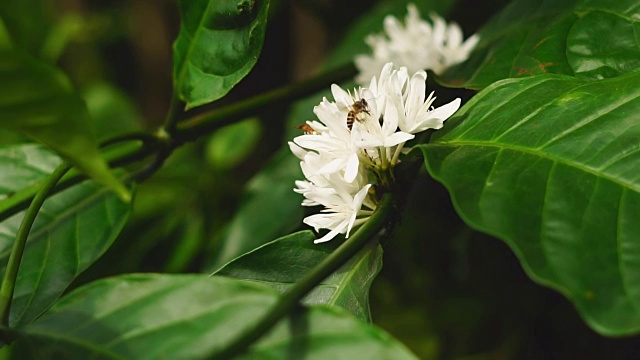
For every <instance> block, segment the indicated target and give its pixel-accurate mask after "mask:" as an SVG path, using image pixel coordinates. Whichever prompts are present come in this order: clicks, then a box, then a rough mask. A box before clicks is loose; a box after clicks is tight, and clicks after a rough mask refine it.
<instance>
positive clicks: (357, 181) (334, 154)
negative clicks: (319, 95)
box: [289, 63, 460, 243]
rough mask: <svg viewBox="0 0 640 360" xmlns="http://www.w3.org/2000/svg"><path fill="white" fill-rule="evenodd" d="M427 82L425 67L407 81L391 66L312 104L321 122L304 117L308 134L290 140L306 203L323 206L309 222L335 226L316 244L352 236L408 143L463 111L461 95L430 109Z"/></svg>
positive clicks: (335, 89)
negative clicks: (364, 83) (363, 84)
mask: <svg viewBox="0 0 640 360" xmlns="http://www.w3.org/2000/svg"><path fill="white" fill-rule="evenodd" d="M426 80H427V74H426V72H424V71H418V72H416V73H415V74H414V75H413V76H412V77H411V78H409V73H408V71H407V68H405V67H402V68H400V69H399V70H394V68H393V64H392V63H387V64H386V65H384V67H383V69H382V71H381V73H380V75H379V77H377V78H376V77H375V76H374V77H373V78H372V79H371V80H370V83H369V86H368V87H366V88H362V87H360V88H358V89H354V91H353V93H351V92H347V91H345V90H343V89H342V88H340V87H339V86H338V85H335V84H334V85H332V87H331V92H332V93H333V98H334V100H335V101H333V102H332V101H329V100H327V99H326V98H324V99H323V100H322V102H321V103H320V104H319V105H318V106H316V107H314V109H313V112H314V113H315V114H316V116H317V117H318V119H319V120H320V121H307V122H306V124H305V125H302V126H300V128H301V129H302V130H304V131H305V134H304V135H301V136H298V137H296V138H295V139H293V142H289V146H290V148H291V151H292V152H293V153H294V154H295V155H296V156H297V157H298V158H299V159H300V160H301V162H300V166H301V168H302V172H303V173H304V175H305V177H306V178H307V180H302V181H296V186H297V188H296V189H295V191H296V192H298V193H300V194H302V195H304V197H305V200H304V201H303V202H302V205H305V206H318V205H321V206H324V208H325V209H324V210H322V212H321V213H320V214H316V215H311V216H309V217H307V218H305V219H304V222H305V223H306V224H308V225H310V226H312V227H314V228H315V229H316V231H318V230H319V229H329V230H330V231H329V233H327V234H326V235H325V236H323V237H322V238H320V239H318V240H316V241H315V242H316V243H320V242H325V241H329V240H331V239H332V238H334V237H335V236H336V235H338V234H346V237H348V236H349V233H350V231H351V230H352V229H353V227H355V226H358V225H360V224H362V223H364V222H365V221H366V220H367V219H368V218H369V217H370V216H371V214H372V213H373V211H374V210H375V209H376V204H377V201H378V197H379V195H380V194H379V192H380V191H379V190H381V189H385V188H386V187H387V186H388V185H390V183H391V182H392V179H393V174H392V169H393V167H394V165H395V164H396V163H397V162H398V158H399V156H400V153H401V152H402V149H403V146H404V144H405V142H406V141H408V140H410V139H413V137H414V134H416V133H418V132H421V131H424V130H427V129H439V128H441V127H442V125H443V123H444V121H445V120H446V119H447V118H449V117H450V116H451V115H452V114H453V113H454V112H455V111H456V110H458V108H459V107H460V99H456V100H454V101H452V102H450V103H448V104H446V105H444V106H441V107H439V108H433V107H432V106H431V104H432V103H433V101H434V100H435V97H433V92H431V94H430V95H429V96H428V97H427V98H426V99H425V94H426ZM376 190H378V193H376Z"/></svg>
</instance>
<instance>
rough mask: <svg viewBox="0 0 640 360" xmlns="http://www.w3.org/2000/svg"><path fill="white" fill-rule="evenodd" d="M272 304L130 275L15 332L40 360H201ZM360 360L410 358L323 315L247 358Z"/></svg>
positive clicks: (386, 340) (72, 297)
mask: <svg viewBox="0 0 640 360" xmlns="http://www.w3.org/2000/svg"><path fill="white" fill-rule="evenodd" d="M277 299H278V296H277V294H276V293H275V292H274V291H273V290H272V289H269V288H268V287H265V286H259V285H256V284H249V283H247V282H243V281H237V280H235V279H228V278H223V277H212V278H210V277H207V276H205V275H160V274H129V275H125V276H120V277H116V278H110V279H105V280H100V281H96V282H94V283H91V284H89V285H86V286H84V287H82V288H79V289H77V290H76V291H74V292H73V293H71V294H69V295H68V296H67V297H65V298H64V299H63V300H61V301H60V302H59V303H58V304H56V306H55V307H54V308H52V309H51V310H50V311H49V312H48V313H47V314H46V315H45V316H43V317H42V318H41V319H39V320H38V321H37V322H36V323H33V324H31V325H29V326H26V327H24V328H22V329H21V333H22V334H23V335H22V337H23V340H22V344H21V345H22V347H23V348H27V349H26V350H27V351H29V350H30V351H32V354H31V355H36V354H37V355H39V356H41V358H54V356H58V358H60V357H63V358H74V359H80V358H94V359H120V358H127V359H157V358H171V359H194V358H205V357H206V356H207V355H210V354H211V353H212V352H214V351H216V350H219V349H220V348H222V347H224V346H225V345H226V344H228V343H229V342H230V341H231V340H232V339H233V338H234V337H235V336H237V335H238V334H239V333H240V332H242V331H243V329H245V328H246V327H247V326H249V325H251V324H252V323H254V322H255V321H257V320H258V319H259V318H260V317H261V316H262V315H263V314H264V313H265V311H267V310H268V308H269V306H270V305H272V304H273V303H274V302H275V301H276V300H277ZM62 334H64V335H62ZM19 344H20V343H19ZM358 353H360V354H368V355H370V356H367V358H368V359H413V358H414V357H413V356H412V355H411V354H410V353H409V352H408V351H407V350H406V349H405V348H404V347H403V346H402V345H400V344H399V343H398V342H396V341H395V340H393V339H391V338H390V337H389V336H388V335H386V334H384V333H383V332H381V331H380V330H378V329H375V328H373V327H370V326H369V325H366V324H364V323H361V322H359V321H357V320H355V319H353V318H352V317H351V316H349V314H347V313H345V312H339V311H336V310H332V309H327V308H313V309H311V310H307V311H303V312H299V313H298V314H297V315H294V316H293V317H291V318H289V319H286V320H285V321H284V322H283V323H281V324H280V325H278V326H277V327H276V328H274V330H272V331H271V333H269V334H267V336H266V337H264V338H262V339H261V341H260V342H258V343H257V344H255V345H254V346H253V347H252V348H251V349H250V350H249V352H248V353H247V354H246V358H249V359H265V358H284V357H286V356H287V355H292V356H293V358H305V359H323V358H324V359H326V356H338V355H340V356H342V355H343V354H358ZM243 358H244V357H243Z"/></svg>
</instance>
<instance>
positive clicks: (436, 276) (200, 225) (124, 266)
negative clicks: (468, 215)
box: [0, 0, 640, 359]
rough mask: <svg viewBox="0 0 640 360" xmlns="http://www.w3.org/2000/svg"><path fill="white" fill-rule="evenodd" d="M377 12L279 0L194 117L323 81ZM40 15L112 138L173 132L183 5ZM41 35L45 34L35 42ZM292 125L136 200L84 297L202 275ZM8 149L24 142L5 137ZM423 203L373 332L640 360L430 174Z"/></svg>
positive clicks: (388, 263) (492, 349)
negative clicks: (175, 46)
mask: <svg viewBox="0 0 640 360" xmlns="http://www.w3.org/2000/svg"><path fill="white" fill-rule="evenodd" d="M2 1H9V0H2ZM505 3H506V1H503V0H490V1H471V0H462V1H457V2H454V4H453V5H451V6H442V7H441V8H445V9H446V8H448V11H447V12H446V13H443V14H441V15H443V16H444V17H445V18H447V19H449V20H453V21H456V22H458V23H459V24H461V25H462V27H463V29H464V33H465V35H467V36H468V35H470V34H472V33H473V32H475V31H476V30H478V29H479V28H480V27H481V26H482V24H484V23H485V22H486V21H487V20H488V19H489V18H490V17H491V16H492V15H493V14H495V13H496V12H497V11H499V9H501V8H502V7H503V6H504V5H505ZM374 4H375V2H371V1H369V0H351V1H349V2H348V3H345V2H344V1H335V0H300V1H282V0H281V1H277V0H272V2H271V9H270V16H269V23H268V30H267V36H266V42H265V44H264V47H263V51H262V54H261V56H260V59H259V61H258V63H257V65H256V66H255V68H254V70H253V71H252V72H251V73H250V74H249V76H248V77H247V78H245V79H244V80H243V81H242V82H240V83H239V84H238V85H237V86H236V87H235V88H234V89H233V90H232V91H231V93H230V94H229V95H228V96H226V97H225V98H223V99H222V100H220V101H217V102H215V103H214V104H211V105H208V106H204V107H202V108H199V109H197V110H195V111H194V113H197V112H201V111H207V110H210V109H211V108H215V107H219V106H224V105H225V104H228V103H231V102H233V101H236V100H238V99H243V98H246V97H249V96H252V95H255V94H259V93H261V92H263V91H265V90H268V89H272V88H275V87H278V86H282V85H285V84H288V83H291V82H293V81H300V80H303V79H306V78H309V77H311V76H313V75H314V74H317V73H318V72H319V71H321V70H320V69H321V67H322V64H323V62H324V60H325V59H327V58H328V57H329V56H330V54H331V51H332V49H333V48H334V47H335V46H336V44H337V43H339V42H340V40H341V39H342V37H343V36H344V34H345V33H346V32H347V30H348V29H349V27H350V26H351V25H352V24H353V23H354V22H356V21H357V20H358V18H359V17H360V15H362V14H366V13H367V12H368V11H369V10H370V9H371V8H372V7H373V6H374ZM25 6H26V5H25ZM40 9H41V10H42V11H41V13H40V12H38V13H34V18H32V19H22V20H16V21H24V22H25V23H26V24H27V25H29V24H31V25H30V26H32V27H34V33H36V35H34V38H33V39H34V40H33V42H34V46H36V45H37V44H36V42H37V41H39V40H38V39H40V41H44V40H42V39H43V38H44V37H45V35H47V34H45V33H44V32H47V31H49V32H50V31H57V32H58V33H56V34H58V35H59V39H58V41H57V42H56V41H53V42H51V41H50V42H49V43H48V45H47V47H46V48H45V50H43V51H44V53H43V56H45V57H49V58H50V59H51V60H52V61H54V62H56V63H58V64H59V65H61V66H62V67H63V68H64V69H65V71H66V72H67V74H69V76H70V77H71V79H72V81H73V83H74V85H75V86H76V87H77V88H78V89H79V90H80V91H81V92H82V93H83V94H84V95H85V98H86V99H87V103H88V105H89V108H90V110H91V111H92V112H93V113H94V114H96V115H95V116H94V117H95V118H96V128H97V131H98V135H99V137H100V138H105V137H108V136H110V135H113V134H115V133H118V132H122V131H124V130H135V129H145V130H153V129H155V128H157V127H158V126H159V125H160V124H161V123H162V120H163V118H164V116H165V114H166V112H167V110H168V107H169V102H170V99H171V87H172V79H171V73H172V42H173V40H174V39H175V38H176V36H177V33H178V29H179V12H178V6H177V3H176V1H169V0H130V1H119V0H113V1H104V0H103V1H91V0H56V1H46V2H42V5H41V8H40ZM423 15H424V14H423ZM47 26H51V27H52V28H53V29H54V30H48V29H50V28H48V27H47ZM38 27H42V30H41V32H43V34H41V35H37V33H38V29H37V28H38ZM49 35H50V34H49ZM38 36H40V37H38ZM429 85H430V86H431V88H432V89H436V92H437V93H438V94H439V96H442V97H443V98H445V99H446V98H452V97H453V96H462V97H469V96H471V95H472V93H471V92H465V91H461V90H446V89H441V88H439V87H438V86H437V84H435V82H433V81H431V80H430V83H429ZM319 100H320V99H318V101H319ZM288 111H289V108H288V107H287V106H276V107H273V108H271V109H269V111H268V112H266V113H265V114H263V115H262V116H261V119H260V121H255V120H254V121H249V122H247V123H246V124H247V125H243V126H245V127H244V128H242V129H241V133H242V134H244V135H245V138H243V139H244V140H243V141H245V142H246V143H247V145H246V146H244V147H243V149H244V150H243V152H242V153H241V154H239V155H237V154H236V155H237V158H236V160H234V162H232V163H225V164H222V165H221V164H220V163H219V162H217V161H216V160H217V159H219V158H220V156H221V155H220V151H222V152H223V153H224V151H230V150H229V149H226V150H225V149H224V146H223V145H224V141H223V142H222V143H223V145H220V140H219V139H218V138H216V137H215V135H213V136H209V137H204V138H203V139H201V140H199V141H197V142H195V143H193V144H189V145H187V146H185V147H183V148H182V149H180V150H179V151H177V152H176V153H175V154H174V155H173V156H172V157H171V158H170V159H169V161H168V162H167V164H166V166H165V168H163V169H162V170H161V171H160V172H158V173H157V174H156V175H155V176H154V177H153V178H151V179H150V180H148V181H147V182H146V183H144V184H141V185H140V186H139V187H138V194H137V199H136V205H135V213H134V216H133V218H132V220H131V221H130V223H129V224H128V225H127V227H126V229H125V232H124V234H123V235H122V236H121V237H120V238H119V239H118V240H117V241H116V244H115V245H114V246H113V247H112V248H111V250H109V252H108V253H107V254H106V255H105V256H104V257H103V258H102V259H101V260H100V261H99V262H98V263H96V264H95V265H94V266H93V267H92V268H90V269H89V270H88V271H87V272H86V273H85V274H84V275H83V276H82V277H81V278H80V279H79V280H78V281H77V282H76V283H75V284H74V286H78V285H80V284H82V283H86V282H88V281H90V280H92V279H95V278H98V277H103V276H108V275H114V274H119V273H124V272H140V271H144V272H197V271H202V269H203V266H204V265H205V264H206V263H207V257H209V256H211V254H213V253H215V251H216V249H217V244H216V241H217V239H219V237H220V234H221V232H222V231H223V230H224V228H225V225H226V224H227V223H228V222H229V221H230V219H231V218H232V217H233V215H234V211H235V210H236V209H237V208H238V207H239V206H240V199H241V198H242V194H243V189H244V188H245V185H246V184H247V182H248V181H249V180H250V179H251V178H252V176H253V175H254V174H256V173H257V172H258V171H259V170H260V169H261V168H263V167H264V166H265V164H267V162H268V161H269V159H270V158H271V157H272V156H273V154H274V153H275V152H276V151H277V150H278V149H279V148H280V147H281V146H283V144H285V143H286V140H287V139H286V138H285V135H284V134H285V133H286V132H287V126H288V125H287V121H286V119H287V114H288ZM185 116H186V115H185ZM304 120H305V119H301V122H302V121H304ZM247 133H249V134H251V136H250V138H249V139H248V140H247V139H246V137H249V136H248V135H246V134H247ZM229 134H233V132H232V131H231V132H229ZM227 136H231V135H227ZM0 141H2V142H3V143H5V144H6V143H10V142H16V141H21V139H19V138H17V137H15V136H12V135H7V134H4V133H3V134H0ZM221 146H222V149H223V150H220V148H221ZM245 148H246V149H245ZM234 156H235V155H234ZM292 186H293V185H292ZM412 191H413V193H412V196H410V199H411V200H410V202H409V204H408V205H407V209H406V210H405V214H404V216H403V217H402V222H401V224H400V226H399V227H398V228H397V229H396V233H395V236H394V237H393V238H392V239H391V240H390V241H389V242H388V243H387V244H386V247H385V257H384V262H385V263H384V268H383V270H382V273H381V274H380V276H379V278H378V279H377V280H376V282H375V284H374V286H373V288H372V291H371V295H372V298H371V303H372V314H373V319H374V322H375V323H376V324H377V325H379V326H381V327H382V328H384V329H386V330H387V331H388V332H390V333H391V334H392V335H393V336H395V337H396V338H398V339H399V340H400V341H402V342H403V343H405V344H406V345H407V346H409V347H410V348H411V349H412V350H413V351H415V352H416V354H418V355H419V357H420V358H436V359H640V347H639V346H638V345H640V342H639V341H638V337H631V338H623V339H610V338H604V337H602V336H599V335H597V334H596V333H594V332H593V331H592V330H590V329H589V328H588V327H587V326H586V325H585V324H584V322H583V321H582V320H581V319H580V317H579V316H578V314H577V312H576V310H575V309H574V307H573V306H572V305H571V304H570V303H569V302H568V301H566V300H565V299H564V298H563V297H562V296H561V295H559V294H558V293H556V292H554V291H551V290H549V289H547V288H544V287H541V286H539V285H536V284H534V283H533V282H532V281H531V280H529V278H528V277H527V276H526V274H525V273H524V272H523V270H522V267H521V266H520V264H519V262H518V260H517V259H516V257H515V255H514V254H513V253H512V252H511V251H510V250H509V249H508V247H507V246H506V245H505V244H504V243H503V242H501V241H499V240H497V239H494V238H491V237H489V236H485V235H483V234H480V233H477V232H475V231H473V230H472V229H470V228H468V227H467V226H466V225H464V223H463V222H462V221H461V220H460V218H459V217H458V216H457V215H456V213H455V211H454V209H453V206H452V204H451V201H450V198H449V195H448V194H447V192H446V191H445V189H444V188H443V187H442V186H441V185H440V184H438V183H437V182H435V181H433V180H432V179H430V178H429V176H428V175H427V174H426V173H425V172H423V173H422V174H421V175H420V178H419V179H418V180H417V181H416V186H415V188H414V189H413V190H412ZM275 205H277V204H274V206H275ZM256 216H260V215H259V214H256ZM301 228H302V227H301Z"/></svg>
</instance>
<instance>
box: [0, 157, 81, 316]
mask: <svg viewBox="0 0 640 360" xmlns="http://www.w3.org/2000/svg"><path fill="white" fill-rule="evenodd" d="M69 169H71V166H70V165H68V164H66V163H63V164H61V165H58V167H57V168H56V169H55V170H54V171H53V173H52V174H51V175H50V176H49V177H48V178H47V180H45V182H44V183H43V184H42V185H41V187H40V189H39V190H38V193H37V194H36V195H35V197H34V198H33V201H32V202H31V205H29V209H28V210H27V212H26V213H25V214H24V218H23V219H22V222H21V223H20V228H19V229H18V233H17V234H16V240H15V242H14V243H13V248H12V249H11V254H10V255H9V262H8V263H7V269H6V270H5V273H4V278H3V279H2V287H0V314H1V315H2V319H1V320H0V321H1V322H2V323H1V325H2V326H4V327H8V326H9V313H10V310H11V300H12V299H13V292H14V290H15V286H16V278H17V277H18V269H19V268H20V262H21V260H22V254H23V253H24V248H25V246H26V244H27V237H28V236H29V232H30V231H31V227H32V226H33V222H34V221H35V220H36V216H37V215H38V212H39V211H40V208H41V207H42V204H43V203H44V201H45V199H46V198H47V196H48V195H49V193H50V192H51V190H52V189H53V187H54V186H55V185H56V184H57V183H58V181H60V179H62V177H63V176H64V174H66V173H67V171H69Z"/></svg>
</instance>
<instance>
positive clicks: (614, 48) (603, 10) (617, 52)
mask: <svg viewBox="0 0 640 360" xmlns="http://www.w3.org/2000/svg"><path fill="white" fill-rule="evenodd" d="M576 13H578V14H580V18H579V19H578V20H577V21H576V22H575V24H574V25H573V26H572V28H571V31H570V32H569V35H568V37H567V59H568V61H569V64H570V65H571V68H572V69H573V71H574V72H575V73H576V76H578V77H582V78H592V79H603V78H610V77H615V76H620V75H622V74H626V73H629V72H634V71H640V40H638V35H637V34H638V33H640V3H639V2H638V1H633V0H627V1H615V2H613V3H612V2H611V1H606V0H583V1H582V4H580V6H578V8H577V9H576Z"/></svg>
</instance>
